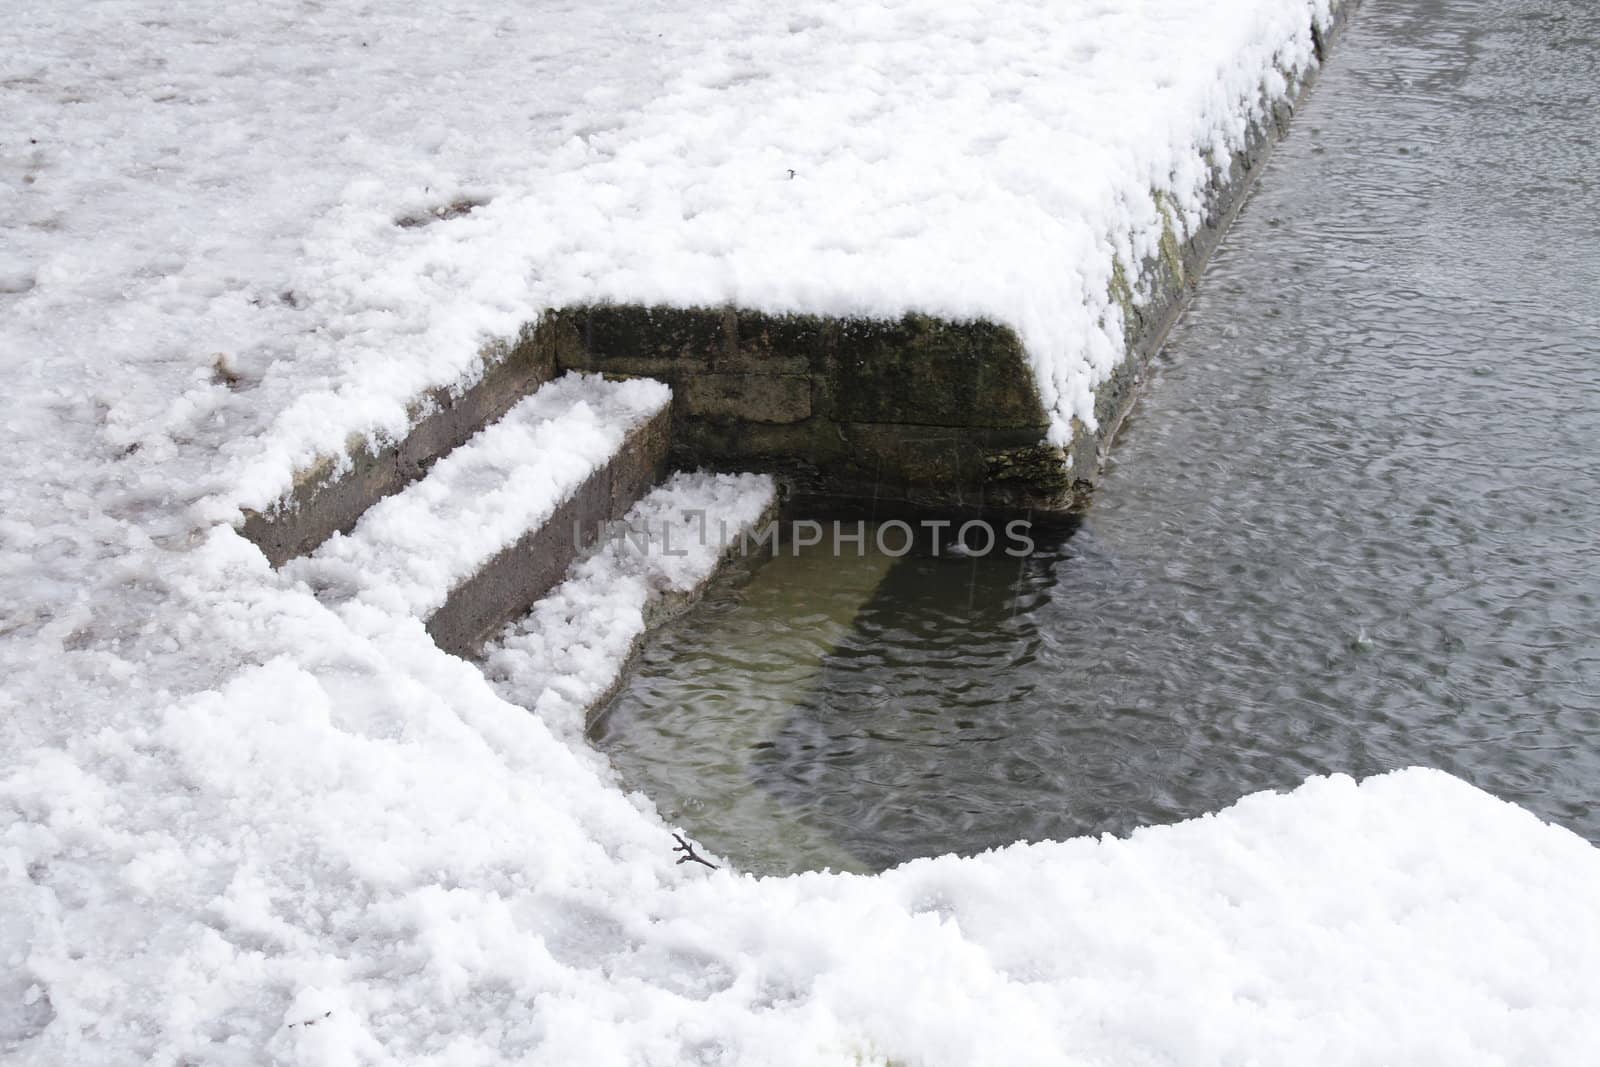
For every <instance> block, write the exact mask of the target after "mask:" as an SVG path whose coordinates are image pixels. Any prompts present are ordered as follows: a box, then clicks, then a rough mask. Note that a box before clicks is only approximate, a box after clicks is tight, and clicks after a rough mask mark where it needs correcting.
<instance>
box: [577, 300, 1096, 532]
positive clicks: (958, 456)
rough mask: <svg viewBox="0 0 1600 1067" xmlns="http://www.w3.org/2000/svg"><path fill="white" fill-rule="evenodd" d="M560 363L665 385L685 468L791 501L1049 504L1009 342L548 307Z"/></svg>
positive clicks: (1053, 495)
mask: <svg viewBox="0 0 1600 1067" xmlns="http://www.w3.org/2000/svg"><path fill="white" fill-rule="evenodd" d="M545 327H546V328H547V329H548V330H549V331H550V338H551V341H552V343H553V346H554V351H555V359H556V364H557V367H558V368H560V369H563V370H565V369H581V370H588V371H601V372H604V373H607V374H619V375H634V374H637V375H648V376H650V377H653V378H659V379H661V380H663V381H665V382H667V383H668V384H670V385H671V386H672V390H673V443H672V460H673V463H674V464H675V465H677V466H679V467H690V468H693V467H709V468H714V469H739V470H752V469H754V470H760V471H766V472H770V473H773V474H775V475H777V476H778V477H779V478H780V480H781V481H782V482H783V483H784V485H785V488H786V490H787V491H788V492H790V493H791V494H794V495H799V496H820V497H826V498H828V499H830V500H840V501H849V500H854V501H862V502H871V501H874V500H876V501H881V502H884V503H892V504H905V505H910V506H930V507H940V506H949V505H954V506H964V507H973V508H976V507H984V506H997V507H1006V508H1058V507H1061V506H1064V505H1065V504H1066V503H1067V502H1068V497H1069V491H1070V486H1069V485H1068V484H1067V482H1066V480H1065V478H1064V469H1063V468H1062V466H1061V463H1060V461H1059V455H1052V454H1050V453H1051V452H1052V450H1049V449H1044V448H1042V447H1041V445H1040V442H1041V441H1042V439H1043V437H1044V433H1045V430H1046V419H1045V415H1044V410H1043V408H1042V406H1041V404H1040V402H1039V398H1038V395H1037V393H1036V391H1035V389H1034V385H1033V375H1032V373H1031V372H1030V371H1029V369H1028V366H1027V363H1026V359H1025V356H1024V354H1023V351H1022V346H1021V344H1020V343H1019V342H1018V340H1017V338H1016V335H1015V334H1014V333H1012V332H1011V331H1010V330H1008V329H1005V328H1003V327H999V326H995V325H993V324H990V323H984V322H977V323H950V322H941V321H939V320H936V319H932V318H928V317H926V316H922V315H908V316H906V317H905V318H902V319H900V320H898V321H893V322H877V321H862V320H848V319H829V318H820V317H816V316H803V315H790V316H772V315H762V314H757V313H753V312H746V311H737V310H734V309H705V308H699V309H673V308H661V307H655V308H648V307H636V306H596V307H582V308H569V309H565V310H562V311H556V312H552V313H551V315H550V317H549V319H547V321H546V324H545Z"/></svg>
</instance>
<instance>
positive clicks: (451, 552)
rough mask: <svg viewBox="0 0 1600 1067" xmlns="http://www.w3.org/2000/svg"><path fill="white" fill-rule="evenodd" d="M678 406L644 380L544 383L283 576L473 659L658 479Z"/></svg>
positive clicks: (590, 378) (585, 378)
mask: <svg viewBox="0 0 1600 1067" xmlns="http://www.w3.org/2000/svg"><path fill="white" fill-rule="evenodd" d="M670 401H671V392H670V390H669V389H668V388H667V387H666V386H665V385H663V384H662V383H660V382H657V381H651V380H648V379H631V380H627V381H608V380H606V379H604V378H602V377H600V376H599V375H584V374H568V375H566V376H565V377H562V378H559V379H557V380H555V381H552V382H549V383H547V384H545V385H543V386H541V387H540V389H539V390H538V392H536V393H534V394H533V395H532V396H530V397H527V398H526V399H524V400H522V401H521V402H519V403H518V404H516V405H515V406H514V407H513V408H512V409H511V410H510V411H508V412H507V413H506V414H505V416H504V417H503V418H501V419H500V421H498V422H496V423H494V424H493V425H491V426H489V427H488V428H486V429H484V430H482V431H481V432H479V433H478V434H477V435H476V436H474V437H473V438H472V439H471V440H469V441H467V443H466V444H464V445H462V446H460V447H459V448H456V449H455V450H453V451H452V452H450V453H449V454H448V455H446V456H445V457H444V458H442V459H440V460H439V461H438V462H437V463H435V464H434V465H433V467H432V468H431V469H430V470H429V471H428V473H427V475H425V476H424V477H423V478H422V479H420V480H418V481H416V482H413V483H412V484H411V485H409V486H408V487H406V488H405V489H404V490H403V491H401V492H399V493H396V494H395V495H393V496H389V497H385V498H384V499H383V500H380V501H379V502H378V503H376V504H374V505H373V506H372V507H371V508H369V509H368V510H367V511H366V513H365V514H364V515H362V517H361V518H360V520H359V521H358V522H357V523H356V524H355V527H354V528H353V529H352V530H351V531H350V532H349V533H348V534H334V535H333V536H332V537H331V538H329V539H328V540H327V541H326V542H324V543H323V544H322V546H321V547H320V548H318V549H317V551H316V552H315V553H314V554H312V555H311V556H308V557H305V558H303V559H298V560H294V561H292V562H290V563H289V564H288V565H287V566H286V567H285V572H286V573H287V574H289V575H290V576H291V577H294V578H300V579H303V580H305V581H307V582H309V583H310V584H311V585H312V586H313V587H315V588H317V589H318V591H319V592H321V593H324V594H331V595H346V596H353V597H359V598H360V599H362V600H363V601H365V602H367V603H370V604H374V605H376V606H379V607H382V608H385V609H386V610H390V611H394V612H396V613H409V614H412V615H415V616H417V617H418V618H421V619H423V620H425V621H426V623H427V625H428V630H429V632H430V633H431V634H432V635H433V637H434V640H435V641H437V642H438V643H439V645H440V647H441V648H444V649H445V650H446V651H449V652H454V653H456V654H458V655H465V654H468V653H470V652H471V651H473V650H474V649H475V648H476V647H477V646H478V644H479V643H480V642H481V641H482V640H483V639H484V638H485V637H486V636H487V635H488V634H489V633H490V632H491V631H492V630H493V629H494V628H495V627H497V626H499V625H501V624H502V623H504V622H505V621H506V620H507V619H509V618H512V617H514V616H515V615H517V614H519V613H521V612H523V611H525V610H526V609H527V608H528V606H529V605H530V604H532V603H533V602H534V601H535V600H536V599H537V598H538V597H539V596H541V595H542V594H544V593H545V592H546V591H547V590H549V588H550V587H551V586H553V585H554V584H555V583H556V582H557V581H559V580H560V578H561V576H562V575H563V574H564V573H565V572H566V569H567V567H568V565H569V564H570V563H571V561H572V560H573V558H574V557H575V556H576V555H578V554H579V553H580V552H581V551H582V549H583V548H584V547H585V546H586V545H587V544H589V543H591V542H592V541H593V540H594V539H595V537H596V536H597V535H598V534H599V532H600V531H601V529H602V528H603V526H604V524H605V523H606V522H607V521H608V520H611V519H614V518H617V517H619V516H621V515H622V514H623V513H624V512H626V511H627V510H628V508H629V506H630V505H632V504H633V502H634V501H635V500H637V499H638V498H639V496H640V494H641V493H643V492H644V491H645V490H646V489H647V488H648V487H649V486H651V485H653V484H654V483H655V482H656V481H657V480H659V478H660V476H661V474H662V472H663V470H664V467H665V463H666V454H667V445H668V436H669V433H668V431H669V422H668V420H669V418H670V411H669V405H670Z"/></svg>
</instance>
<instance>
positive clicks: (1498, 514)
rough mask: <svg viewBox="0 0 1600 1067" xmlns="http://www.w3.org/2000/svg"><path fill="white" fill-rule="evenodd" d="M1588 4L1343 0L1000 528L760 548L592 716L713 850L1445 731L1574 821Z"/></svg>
mask: <svg viewBox="0 0 1600 1067" xmlns="http://www.w3.org/2000/svg"><path fill="white" fill-rule="evenodd" d="M1597 91H1600V7H1597V6H1596V5H1594V4H1592V3H1591V2H1590V0H1522V2H1511V0H1498V2H1497V0H1457V2H1427V0H1418V2H1414V3H1401V2H1399V0H1368V2H1367V3H1366V4H1365V5H1364V6H1363V8H1362V9H1361V11H1360V12H1359V14H1358V15H1357V16H1356V19H1355V21H1354V23H1353V24H1352V26H1351V28H1350V30H1349V32H1348V33H1347V35H1346V36H1345V37H1344V38H1343V40H1342V42H1341V44H1340V47H1339V49H1338V51H1337V53H1336V55H1335V58H1334V61H1333V63H1332V64H1331V65H1330V67H1329V69H1328V71H1327V72H1326V73H1325V74H1324V76H1323V79H1322V81H1321V83H1320V84H1319V86H1318V87H1317V89H1316V91H1315V93H1314V94H1313V98H1312V100H1311V101H1310V103H1309V105H1308V106H1307V107H1306V108H1305V109H1304V110H1303V113H1302V114H1301V115H1300V116H1299V117H1298V119H1297V120H1296V126H1295V129H1294V131H1293V134H1292V136H1291V137H1290V139H1289V140H1288V141H1287V142H1286V143H1285V144H1284V145H1283V146H1281V147H1280V148H1279V150H1278V152H1277V154H1276V155H1275V157H1274V159H1273V161H1272V162H1271V164H1270V165H1269V167H1268V170H1267V172H1266V174H1265V176H1264V177H1263V180H1262V183H1261V184H1260V186H1258V188H1257V190H1256V192H1255V194H1254V195H1253V197H1252V199H1251V200H1250V201H1249V203H1248V204H1247V205H1246V207H1245V210H1244V212H1243V214H1242V216H1241V218H1240V220H1239V222H1238V224H1237V226H1236V228H1235V229H1234V231H1233V232H1232V233H1231V234H1230V236H1229V238H1228V240H1227V243H1226V245H1225V247H1224V248H1223V250H1222V251H1221V252H1220V253H1219V255H1218V257H1217V258H1216V259H1215V261H1214V262H1213V264H1212V266H1211V267H1210V269H1209V271H1208V273H1207V275H1206V277H1205V279H1204V281H1203V283H1202V285H1201V289H1200V292H1199V295H1198V296H1197V298H1196V300H1195V302H1194V304H1193V306H1192V307H1191V308H1190V310H1189V311H1188V313H1187V315H1186V316H1185V318H1184V320H1183V322H1182V323H1180V325H1179V326H1178V328H1177V329H1176V330H1175V331H1174V333H1173V335H1172V337H1171V339H1170V341H1169V342H1168V345H1167V349H1166V353H1165V354H1164V355H1163V356H1162V357H1161V358H1160V359H1159V360H1158V361H1157V364H1156V366H1155V368H1154V372H1153V374H1152V375H1151V376H1150V378H1149V380H1148V381H1147V383H1146V387H1145V390H1144V393H1143V399H1142V400H1141V401H1140V405H1139V407H1138V409H1137V411H1136V412H1135V415H1134V417H1133V418H1131V419H1130V420H1129V422H1128V423H1127V425H1126V426H1125V428H1124V430H1123V432H1122V435H1121V437H1120V439H1119V441H1118V445H1117V450H1116V453H1115V455H1114V459H1113V463H1112V466H1111V468H1110V469H1109V472H1108V476H1107V478H1106V479H1105V482H1104V483H1103V485H1102V487H1101V489H1100V491H1099V493H1098V496H1097V497H1096V500H1095V502H1094V505H1093V507H1092V508H1091V509H1090V511H1089V513H1088V514H1087V516H1086V517H1085V519H1084V521H1083V523H1082V525H1081V527H1080V528H1079V529H1078V530H1077V531H1076V532H1075V533H1074V534H1073V535H1071V536H1070V537H1069V536H1060V537H1056V538H1053V539H1046V540H1045V541H1042V542H1041V546H1040V551H1039V552H1038V553H1037V554H1036V555H1035V556H1034V557H1032V558H1030V559H1028V560H1026V561H1022V562H1020V563H1019V561H1017V560H1014V559H1008V558H1004V557H999V558H991V559H985V560H978V561H974V560H963V559H950V558H940V559H933V558H929V557H927V556H926V555H924V556H921V557H917V558H907V559H905V560H901V561H898V562H897V561H892V560H887V559H883V558H876V559H867V560H847V561H845V563H846V564H847V565H839V564H838V563H837V561H834V560H832V559H821V560H818V559H811V560H807V559H801V560H793V559H787V558H786V559H782V560H779V561H775V562H774V563H772V564H770V565H768V566H767V567H764V568H760V569H756V570H754V571H743V572H739V573H736V574H733V575H730V576H727V577H726V578H724V579H723V580H722V581H721V582H719V583H718V585H717V586H716V588H715V589H714V590H713V591H712V593H711V595H710V597H709V598H708V601H707V603H706V604H705V605H704V606H703V608H702V609H700V610H698V611H697V612H695V613H693V614H691V615H690V616H687V617H685V618H683V619H680V620H678V622H677V623H675V624H674V625H672V626H670V627H668V628H667V629H665V630H664V631H662V632H661V633H660V634H658V635H657V636H656V637H655V638H654V639H653V640H652V642H651V644H650V646H649V648H648V649H647V651H646V653H645V655H644V657H643V659H642V661H641V663H640V665H639V667H638V669H637V670H635V671H634V672H633V674H632V675H631V676H630V678H629V680H628V682H627V684H626V687H625V689H624V690H623V692H622V694H621V695H620V696H619V698H618V700H617V701H616V703H615V704H614V705H613V707H612V709H611V711H610V712H609V713H608V715H607V717H606V718H605V719H603V720H602V722H601V724H600V725H599V727H598V729H597V733H596V738H597V741H598V743H599V744H601V745H602V747H604V748H605V749H606V750H607V751H608V752H609V753H610V755H611V757H612V759H613V761H614V762H615V764H616V765H617V766H618V768H619V770H620V772H621V773H622V774H623V776H624V778H625V779H626V780H628V781H629V782H630V783H632V784H634V785H636V786H637V787H639V788H642V789H644V790H645V791H646V792H647V793H648V794H649V795H651V796H652V797H653V798H654V799H655V800H656V802H657V803H658V804H659V805H660V807H661V809H662V810H663V812H664V813H665V814H666V815H667V817H668V818H669V819H673V820H675V821H677V822H679V823H681V824H682V825H684V826H685V827H687V828H688V829H689V830H690V831H691V832H692V833H694V834H697V835H699V836H700V837H701V838H703V839H704V841H705V842H706V843H707V844H708V845H710V846H712V847H714V848H716V849H718V850H720V851H722V852H724V853H725V854H727V855H729V856H731V857H733V858H734V859H735V860H737V861H738V862H740V864H741V865H742V866H744V867H746V868H748V869H752V870H758V871H788V870H795V869H802V868H806V867H814V866H833V867H835V868H841V867H854V868H860V869H874V868H879V867H883V866H886V865H889V864H892V863H895V862H898V861H901V860H904V859H907V858H910V857H913V856H919V855H926V854H931V853H939V852H945V851H958V852H971V851H976V850H979V849H982V848H986V847H989V846H992V845H999V844H1003V843H1006V842H1010V841H1013V840H1016V839H1019V838H1023V839H1033V840H1037V839H1044V838H1059V837H1064V836H1070V835H1077V834H1083V833H1098V832H1102V831H1111V832H1118V833H1120V832H1125V831H1127V830H1129V829H1131V828H1133V827H1135V826H1138V825H1141V824H1145V823H1153V822H1166V821H1172V820H1177V819H1182V818H1187V817H1190V816H1194V815H1198V814H1200V813H1203V812H1207V811H1212V810H1215V809H1217V808H1219V807H1222V806H1224V805H1226V804H1228V803H1229V802H1231V801H1233V800H1234V799H1236V798H1238V797H1239V796H1241V795H1243V794H1245V793H1248V792H1252V791H1255V790H1259V789H1264V788H1286V787H1291V786H1293V785H1295V784H1297V783H1298V782H1299V781H1300V780H1302V779H1303V778H1304V777H1305V776H1306V775H1309V774H1315V773H1322V772H1327V771H1346V772H1349V773H1352V774H1356V775H1366V774H1371V773H1373V772H1377V771H1382V770H1386V769H1390V768H1395V767H1401V766H1407V765H1412V764H1425V765H1429V766H1435V767H1442V768H1445V769H1446V770H1449V771H1451V772H1452V773H1455V774H1458V775H1461V776H1462V777H1464V778H1466V779H1468V780H1469V781H1472V782H1474V783H1476V784H1477V785H1479V786H1481V787H1482V788H1484V789H1487V790H1489V791H1490V792H1492V793H1495V794H1496V795H1499V796H1502V797H1505V798H1507V799H1510V800H1514V801H1516V802H1518V803H1520V804H1523V805H1525V806H1527V807H1529V808H1531V809H1532V810H1534V811H1536V812H1538V813H1539V814H1540V815H1542V816H1544V817H1546V818H1549V819H1551V820H1553V821H1556V822H1558V823H1562V824H1564V825H1567V826H1569V827H1571V828H1573V829H1574V830H1576V831H1578V832H1579V833H1581V834H1583V835H1585V836H1586V837H1588V838H1589V839H1590V840H1592V841H1596V842H1600V804H1597V802H1600V554H1597V551H1596V543H1597V534H1596V531H1597V530H1600V100H1597V99H1596V96H1597Z"/></svg>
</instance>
